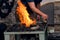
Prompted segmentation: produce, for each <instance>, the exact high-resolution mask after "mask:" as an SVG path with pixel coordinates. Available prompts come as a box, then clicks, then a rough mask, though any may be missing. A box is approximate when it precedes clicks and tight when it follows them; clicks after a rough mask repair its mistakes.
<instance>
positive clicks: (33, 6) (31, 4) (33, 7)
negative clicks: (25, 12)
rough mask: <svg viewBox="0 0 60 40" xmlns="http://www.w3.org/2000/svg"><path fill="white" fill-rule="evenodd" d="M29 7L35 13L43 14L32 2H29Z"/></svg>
mask: <svg viewBox="0 0 60 40" xmlns="http://www.w3.org/2000/svg"><path fill="white" fill-rule="evenodd" d="M28 4H29V7H30V8H31V10H32V11H34V12H35V13H37V14H39V15H41V16H42V15H43V14H44V13H43V12H42V11H40V10H39V9H38V8H37V7H36V6H35V4H34V2H29V3H28Z"/></svg>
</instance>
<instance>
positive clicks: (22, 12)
mask: <svg viewBox="0 0 60 40" xmlns="http://www.w3.org/2000/svg"><path fill="white" fill-rule="evenodd" d="M17 4H18V7H17V15H18V16H19V20H20V21H21V24H25V26H26V27H30V25H32V24H33V25H35V24H36V20H32V19H31V18H30V17H29V16H30V15H29V13H28V12H27V10H26V6H25V5H24V4H23V3H22V2H21V1H20V0H18V2H17Z"/></svg>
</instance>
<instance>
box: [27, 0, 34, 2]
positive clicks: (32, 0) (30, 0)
mask: <svg viewBox="0 0 60 40" xmlns="http://www.w3.org/2000/svg"><path fill="white" fill-rule="evenodd" d="M26 2H34V0H26Z"/></svg>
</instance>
